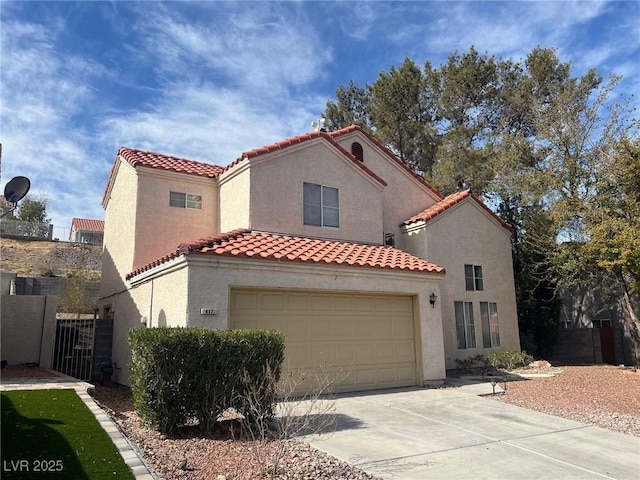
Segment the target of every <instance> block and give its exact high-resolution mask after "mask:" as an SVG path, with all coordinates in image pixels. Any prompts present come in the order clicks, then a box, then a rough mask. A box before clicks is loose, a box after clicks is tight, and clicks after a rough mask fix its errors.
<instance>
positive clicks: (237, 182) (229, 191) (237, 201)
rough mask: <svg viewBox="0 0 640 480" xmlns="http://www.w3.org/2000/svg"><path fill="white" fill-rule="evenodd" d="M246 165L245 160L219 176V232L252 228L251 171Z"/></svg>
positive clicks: (247, 163)
mask: <svg viewBox="0 0 640 480" xmlns="http://www.w3.org/2000/svg"><path fill="white" fill-rule="evenodd" d="M248 166H249V162H248V161H246V160H245V161H243V162H241V163H240V164H238V165H236V166H234V167H233V168H231V170H229V171H227V172H225V173H224V174H222V175H221V176H220V187H219V188H220V212H219V215H220V230H219V231H220V232H230V231H232V230H235V229H237V228H252V227H251V222H250V220H249V206H250V193H251V192H250V188H251V176H252V173H253V172H251V171H250V170H249V168H247V167H248ZM271 215H273V213H272V214H270V216H271Z"/></svg>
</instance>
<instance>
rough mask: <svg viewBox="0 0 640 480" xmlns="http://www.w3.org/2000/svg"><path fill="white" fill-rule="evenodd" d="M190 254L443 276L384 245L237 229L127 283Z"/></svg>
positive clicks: (189, 247)
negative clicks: (392, 270)
mask: <svg viewBox="0 0 640 480" xmlns="http://www.w3.org/2000/svg"><path fill="white" fill-rule="evenodd" d="M191 254H200V255H220V256H223V257H236V258H247V259H250V258H256V259H265V260H275V261H285V262H287V261H288V262H302V263H314V264H324V265H344V266H353V267H369V268H382V269H394V270H403V271H411V272H425V273H436V274H444V273H445V270H444V268H442V267H440V266H438V265H435V264H433V263H430V262H428V261H426V260H424V259H422V258H419V257H415V256H413V255H410V254H408V253H406V252H403V251H402V250H398V249H396V248H393V247H388V246H384V245H367V244H360V243H352V242H340V241H336V240H322V239H316V238H306V237H296V236H291V235H282V234H274V233H264V232H252V231H250V230H244V229H239V230H234V231H232V232H229V233H221V234H218V235H214V236H212V237H208V238H203V239H201V240H197V241H194V242H189V243H183V244H181V245H180V246H179V247H178V249H177V250H176V251H175V252H173V253H171V254H169V255H165V256H164V257H162V258H160V259H158V260H156V261H154V262H152V263H150V264H148V265H145V266H143V267H141V268H138V269H137V270H135V271H134V272H132V273H130V274H129V275H127V279H130V278H132V277H134V276H136V275H139V274H140V273H143V272H144V271H146V270H149V269H151V268H153V267H156V266H158V265H161V264H162V263H164V262H167V261H169V260H171V259H173V258H177V257H179V256H180V255H191Z"/></svg>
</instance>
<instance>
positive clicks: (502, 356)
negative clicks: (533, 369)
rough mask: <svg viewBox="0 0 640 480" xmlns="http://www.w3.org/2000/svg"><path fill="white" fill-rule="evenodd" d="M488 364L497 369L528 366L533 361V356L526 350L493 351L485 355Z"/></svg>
mask: <svg viewBox="0 0 640 480" xmlns="http://www.w3.org/2000/svg"><path fill="white" fill-rule="evenodd" d="M484 357H485V358H486V361H487V364H488V365H491V366H492V367H493V368H495V369H499V368H503V369H505V370H513V369H514V368H516V367H526V366H527V365H529V364H530V363H531V362H533V357H532V356H531V355H529V354H528V353H527V352H526V351H524V350H523V351H522V352H519V351H517V350H503V351H500V352H491V353H486V354H485V355H484Z"/></svg>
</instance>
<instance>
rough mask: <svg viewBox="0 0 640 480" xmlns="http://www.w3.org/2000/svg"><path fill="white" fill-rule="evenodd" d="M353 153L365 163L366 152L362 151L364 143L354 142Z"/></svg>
mask: <svg viewBox="0 0 640 480" xmlns="http://www.w3.org/2000/svg"><path fill="white" fill-rule="evenodd" d="M351 154H352V155H353V156H354V157H356V158H357V159H358V160H360V161H361V162H363V163H364V152H363V151H362V145H360V144H359V143H358V142H353V143H352V144H351Z"/></svg>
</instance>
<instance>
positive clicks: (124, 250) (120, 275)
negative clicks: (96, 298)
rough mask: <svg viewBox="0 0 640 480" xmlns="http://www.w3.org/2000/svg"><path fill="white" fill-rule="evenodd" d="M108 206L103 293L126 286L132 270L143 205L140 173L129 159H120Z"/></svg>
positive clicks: (103, 256)
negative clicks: (129, 162) (139, 212)
mask: <svg viewBox="0 0 640 480" xmlns="http://www.w3.org/2000/svg"><path fill="white" fill-rule="evenodd" d="M116 169H117V172H116V173H117V174H116V175H115V180H114V182H113V186H112V188H111V192H110V195H109V198H108V204H107V208H106V209H105V230H104V246H103V251H102V281H101V285H100V297H107V296H109V295H112V294H113V293H115V292H118V291H120V290H122V288H123V279H124V277H125V275H126V274H128V273H129V272H131V271H132V266H133V258H134V248H133V247H134V245H135V241H136V239H135V234H136V210H137V208H138V207H139V202H138V190H137V185H138V182H137V175H136V172H135V169H134V168H133V167H131V166H130V165H129V164H128V163H126V162H123V161H121V160H120V161H119V163H118V164H117V166H116Z"/></svg>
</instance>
